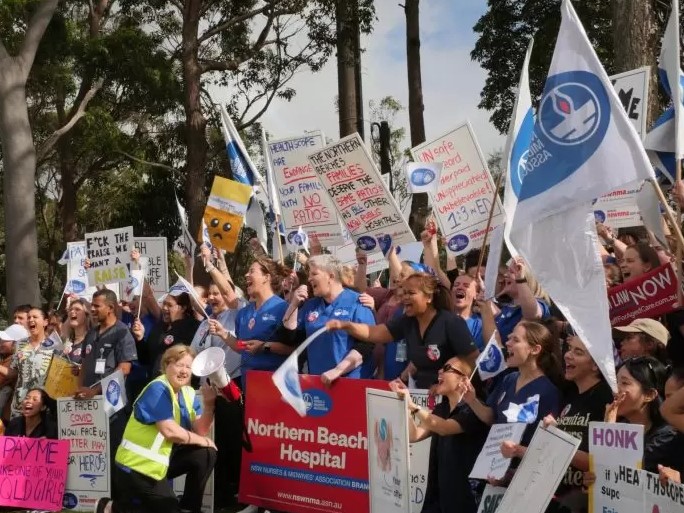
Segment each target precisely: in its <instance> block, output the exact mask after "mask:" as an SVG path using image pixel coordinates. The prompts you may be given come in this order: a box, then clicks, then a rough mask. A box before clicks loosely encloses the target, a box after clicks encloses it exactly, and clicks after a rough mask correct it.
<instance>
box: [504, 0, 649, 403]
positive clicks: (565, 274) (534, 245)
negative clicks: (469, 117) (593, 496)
mask: <svg viewBox="0 0 684 513" xmlns="http://www.w3.org/2000/svg"><path fill="white" fill-rule="evenodd" d="M561 11H562V21H561V27H560V31H559V34H558V41H557V43H556V48H555V51H554V54H553V59H552V61H551V68H550V70H549V76H548V78H547V81H546V86H545V88H544V93H543V95H542V98H541V102H540V105H539V111H538V113H537V120H536V122H535V123H534V126H533V128H532V129H531V130H530V129H529V125H525V124H523V125H522V126H521V129H520V132H519V133H518V135H517V137H516V139H515V142H514V144H513V149H512V154H511V161H510V166H511V169H510V173H511V184H512V190H513V193H514V194H515V195H516V196H517V199H518V203H517V206H516V210H515V213H514V215H513V219H512V222H511V228H510V230H511V231H510V238H511V242H512V244H513V246H514V247H515V248H516V249H517V250H518V251H519V252H520V254H521V255H522V256H523V257H524V258H525V260H526V261H527V263H528V265H529V266H530V268H531V271H532V273H533V274H534V275H535V277H536V278H537V279H538V280H539V282H540V283H541V285H542V286H543V287H544V289H546V291H547V292H548V293H549V294H550V295H551V297H552V299H553V300H554V302H555V303H556V305H557V306H558V308H559V309H560V310H561V312H562V313H563V315H564V316H565V317H566V319H567V320H568V322H569V323H570V324H571V325H572V326H573V327H574V328H575V330H576V332H577V334H578V335H579V337H580V338H581V339H582V341H583V342H584V344H585V345H586V347H587V350H588V351H589V352H590V353H591V355H592V357H593V358H594V361H595V362H596V364H597V365H598V366H599V368H600V369H601V372H602V373H603V374H604V376H605V377H606V379H607V381H608V383H610V385H611V387H612V388H613V389H614V390H615V389H616V386H615V385H616V383H615V362H614V360H613V351H612V342H611V328H610V321H609V317H608V297H607V293H606V285H605V277H604V273H603V266H602V263H601V258H600V256H599V254H598V251H597V236H596V226H595V222H594V217H593V213H592V209H591V201H592V200H593V199H594V198H598V197H600V196H602V195H604V194H607V193H608V192H610V191H612V190H615V189H617V188H620V187H626V186H628V184H635V183H637V182H638V181H640V180H644V179H649V178H654V175H653V170H652V168H651V165H650V163H649V161H648V157H647V156H646V152H645V150H644V148H643V145H642V144H641V141H640V140H639V136H638V134H637V132H636V130H635V129H634V126H633V125H632V124H631V123H630V121H629V119H628V118H627V115H626V114H625V111H624V109H623V107H622V104H621V102H620V100H619V98H618V96H617V94H616V92H615V90H614V89H613V87H612V85H611V83H610V80H609V78H608V75H607V73H606V72H605V70H604V69H603V67H602V66H601V63H600V62H599V60H598V57H597V56H596V52H594V49H593V48H592V47H591V44H590V43H589V39H588V38H587V36H586V33H585V32H584V28H583V27H582V25H581V23H580V21H579V19H578V18H577V14H576V13H575V10H574V9H573V7H572V5H571V3H570V1H569V0H563V3H562V6H561Z"/></svg>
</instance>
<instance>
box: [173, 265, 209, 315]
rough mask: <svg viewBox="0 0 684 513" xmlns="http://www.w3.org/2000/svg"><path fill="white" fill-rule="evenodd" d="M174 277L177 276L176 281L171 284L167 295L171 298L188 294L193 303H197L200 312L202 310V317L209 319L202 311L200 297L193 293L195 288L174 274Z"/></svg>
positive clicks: (202, 306)
mask: <svg viewBox="0 0 684 513" xmlns="http://www.w3.org/2000/svg"><path fill="white" fill-rule="evenodd" d="M176 276H178V281H177V282H176V283H174V284H173V287H171V288H170V289H169V294H171V295H172V296H177V295H179V294H182V293H184V292H185V293H186V294H190V297H191V298H192V299H194V300H195V303H197V306H198V307H199V309H200V310H202V313H203V314H204V316H205V317H206V318H207V319H209V316H208V315H207V312H206V311H205V310H204V304H203V303H202V300H201V299H200V297H199V296H198V295H197V292H196V291H195V287H193V286H192V283H190V282H189V281H188V280H186V279H185V278H183V277H182V276H181V275H180V274H178V273H176Z"/></svg>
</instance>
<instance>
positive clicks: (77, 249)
mask: <svg viewBox="0 0 684 513" xmlns="http://www.w3.org/2000/svg"><path fill="white" fill-rule="evenodd" d="M67 254H68V260H67V269H66V271H67V284H66V288H65V290H64V293H65V294H76V295H77V296H78V297H80V298H84V299H90V298H91V297H92V296H93V292H95V291H96V290H97V289H96V288H95V287H91V286H90V283H89V281H88V272H87V270H86V268H85V265H84V264H85V260H86V244H85V241H80V242H67Z"/></svg>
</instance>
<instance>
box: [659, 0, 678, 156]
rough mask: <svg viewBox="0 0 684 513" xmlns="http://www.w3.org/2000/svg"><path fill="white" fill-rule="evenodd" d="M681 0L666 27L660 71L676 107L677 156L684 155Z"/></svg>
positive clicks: (674, 6)
mask: <svg viewBox="0 0 684 513" xmlns="http://www.w3.org/2000/svg"><path fill="white" fill-rule="evenodd" d="M679 31H680V27H679V0H673V1H672V12H671V13H670V19H669V20H668V22H667V27H666V28H665V35H664V36H663V44H662V47H661V50H660V59H659V61H658V71H659V74H660V79H661V83H662V84H663V85H664V87H665V89H666V90H668V89H669V91H670V97H671V98H672V106H673V107H674V134H673V136H674V141H673V142H674V153H675V157H676V158H678V159H681V158H682V157H684V141H683V140H682V137H684V112H683V110H684V105H682V96H683V94H682V70H681V67H680V60H679V54H680V49H679Z"/></svg>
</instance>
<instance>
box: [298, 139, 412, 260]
mask: <svg viewBox="0 0 684 513" xmlns="http://www.w3.org/2000/svg"><path fill="white" fill-rule="evenodd" d="M309 162H310V163H311V165H312V167H313V168H314V170H315V171H316V173H317V174H318V176H319V178H320V179H321V182H322V184H323V187H324V188H325V190H326V191H327V193H328V195H329V196H330V198H332V202H333V204H334V205H335V208H336V209H337V212H338V213H339V215H340V217H341V218H342V221H343V222H344V225H345V227H346V228H347V230H348V231H349V234H350V235H351V237H352V239H354V242H355V243H356V246H357V247H358V248H359V249H361V250H362V251H364V252H365V253H375V252H377V251H378V250H381V251H382V252H383V253H384V252H386V251H387V250H388V249H389V248H390V246H392V245H398V244H403V243H406V242H415V240H416V238H415V237H414V236H413V233H412V232H411V229H410V228H409V225H408V223H407V222H406V220H405V219H404V218H403V216H402V215H401V211H400V210H399V206H398V205H397V202H396V201H395V200H394V198H393V197H392V195H391V194H390V192H389V190H388V189H387V186H386V185H385V182H384V181H383V180H382V178H381V177H380V173H379V171H378V169H377V168H376V167H375V163H374V162H373V159H372V158H371V157H370V155H369V153H368V149H367V148H366V146H365V145H364V144H363V140H362V139H361V137H359V134H351V135H348V136H347V137H345V138H343V139H341V140H339V141H338V142H336V143H333V144H330V145H328V146H326V147H325V148H323V149H322V150H319V151H316V152H314V153H311V154H309Z"/></svg>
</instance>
